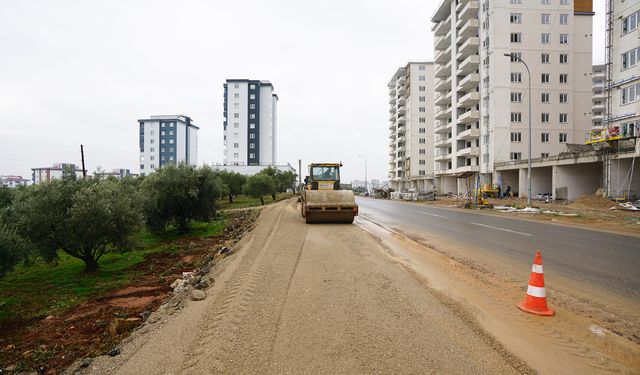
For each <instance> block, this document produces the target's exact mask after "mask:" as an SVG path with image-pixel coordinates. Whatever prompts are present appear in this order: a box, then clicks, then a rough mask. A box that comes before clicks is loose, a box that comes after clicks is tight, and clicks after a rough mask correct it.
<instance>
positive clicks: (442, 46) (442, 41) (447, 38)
mask: <svg viewBox="0 0 640 375" xmlns="http://www.w3.org/2000/svg"><path fill="white" fill-rule="evenodd" d="M449 46H451V31H449V32H447V34H445V35H443V36H441V37H437V38H436V44H435V49H436V50H440V51H444V50H446V49H447V47H449Z"/></svg>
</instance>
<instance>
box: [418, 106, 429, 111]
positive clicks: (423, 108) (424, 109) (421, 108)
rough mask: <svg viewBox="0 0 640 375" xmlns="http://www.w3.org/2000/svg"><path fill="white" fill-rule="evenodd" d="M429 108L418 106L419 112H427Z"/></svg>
mask: <svg viewBox="0 0 640 375" xmlns="http://www.w3.org/2000/svg"><path fill="white" fill-rule="evenodd" d="M426 111H427V109H426V108H425V107H420V108H418V112H426Z"/></svg>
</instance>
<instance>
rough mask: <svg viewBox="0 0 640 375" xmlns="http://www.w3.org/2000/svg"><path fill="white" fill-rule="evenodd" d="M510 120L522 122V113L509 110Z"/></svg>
mask: <svg viewBox="0 0 640 375" xmlns="http://www.w3.org/2000/svg"><path fill="white" fill-rule="evenodd" d="M511 122H522V113H520V112H511Z"/></svg>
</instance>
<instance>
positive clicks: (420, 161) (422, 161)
mask: <svg viewBox="0 0 640 375" xmlns="http://www.w3.org/2000/svg"><path fill="white" fill-rule="evenodd" d="M418 164H420V165H425V164H427V162H426V161H425V160H424V159H420V160H418Z"/></svg>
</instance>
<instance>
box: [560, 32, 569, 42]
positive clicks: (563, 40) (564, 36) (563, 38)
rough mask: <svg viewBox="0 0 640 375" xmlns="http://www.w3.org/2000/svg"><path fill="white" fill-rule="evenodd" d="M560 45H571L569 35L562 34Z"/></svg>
mask: <svg viewBox="0 0 640 375" xmlns="http://www.w3.org/2000/svg"><path fill="white" fill-rule="evenodd" d="M560 44H569V34H560Z"/></svg>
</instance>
